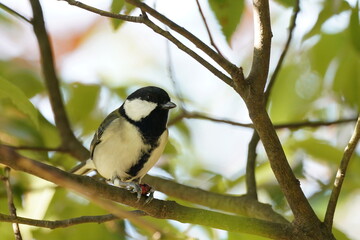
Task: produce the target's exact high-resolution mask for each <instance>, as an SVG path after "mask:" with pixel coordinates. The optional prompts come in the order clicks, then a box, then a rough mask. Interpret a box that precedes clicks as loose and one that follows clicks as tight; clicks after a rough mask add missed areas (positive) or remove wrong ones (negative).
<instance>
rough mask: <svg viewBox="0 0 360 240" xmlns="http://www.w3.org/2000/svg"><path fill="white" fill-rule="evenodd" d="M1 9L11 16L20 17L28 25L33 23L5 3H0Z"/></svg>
mask: <svg viewBox="0 0 360 240" xmlns="http://www.w3.org/2000/svg"><path fill="white" fill-rule="evenodd" d="M0 8H2V9H4V10H5V11H7V12H8V13H10V14H11V15H14V16H16V17H19V18H21V19H22V20H25V21H26V22H28V23H31V21H30V20H29V19H27V18H26V17H25V16H24V15H22V14H20V13H18V12H17V11H15V10H14V9H12V8H9V7H8V6H6V5H5V4H3V3H0Z"/></svg>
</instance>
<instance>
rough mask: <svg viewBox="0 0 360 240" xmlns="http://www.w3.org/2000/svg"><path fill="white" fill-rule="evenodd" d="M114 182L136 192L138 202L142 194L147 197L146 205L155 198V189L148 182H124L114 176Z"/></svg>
mask: <svg viewBox="0 0 360 240" xmlns="http://www.w3.org/2000/svg"><path fill="white" fill-rule="evenodd" d="M113 183H114V185H115V186H118V187H121V188H125V189H127V190H129V191H131V192H133V193H136V198H137V200H136V202H139V201H140V199H141V196H145V197H147V199H146V200H145V203H144V204H145V205H146V204H148V203H149V202H151V201H152V200H153V199H154V192H155V189H154V188H152V187H150V186H149V185H148V184H146V183H143V184H139V183H136V182H123V181H121V180H120V179H119V178H114V179H113Z"/></svg>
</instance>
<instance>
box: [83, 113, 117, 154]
mask: <svg viewBox="0 0 360 240" xmlns="http://www.w3.org/2000/svg"><path fill="white" fill-rule="evenodd" d="M119 117H120V113H119V109H116V110H114V111H113V112H111V113H110V114H109V115H108V116H107V117H106V118H105V119H104V121H103V122H102V123H101V124H100V126H99V128H98V129H97V131H96V132H95V134H94V137H93V139H92V141H91V145H90V158H91V159H93V155H94V150H95V147H96V145H98V144H99V143H100V142H101V136H102V134H103V133H104V131H105V129H106V128H107V127H108V126H109V124H110V123H111V122H112V121H114V120H115V119H117V118H119Z"/></svg>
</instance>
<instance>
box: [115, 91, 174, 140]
mask: <svg viewBox="0 0 360 240" xmlns="http://www.w3.org/2000/svg"><path fill="white" fill-rule="evenodd" d="M174 107H176V105H175V104H174V103H172V102H171V101H170V97H169V95H168V94H167V92H166V91H165V90H163V89H161V88H158V87H153V86H149V87H143V88H140V89H138V90H136V91H135V92H133V93H132V94H130V95H129V96H128V97H127V99H126V100H125V102H124V104H123V105H122V106H121V108H120V112H121V114H122V115H123V116H124V117H126V118H127V119H128V120H129V121H130V122H132V123H133V124H134V125H135V126H137V127H138V128H139V129H140V131H141V132H142V133H143V134H144V135H145V136H149V137H158V136H160V135H161V133H162V132H163V131H164V130H165V129H166V122H167V117H168V112H169V110H170V109H171V108H174Z"/></svg>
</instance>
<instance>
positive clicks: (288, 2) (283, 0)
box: [275, 0, 295, 7]
mask: <svg viewBox="0 0 360 240" xmlns="http://www.w3.org/2000/svg"><path fill="white" fill-rule="evenodd" d="M275 2H277V3H279V4H281V5H282V6H284V7H294V5H295V0H275Z"/></svg>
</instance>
